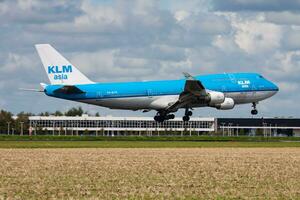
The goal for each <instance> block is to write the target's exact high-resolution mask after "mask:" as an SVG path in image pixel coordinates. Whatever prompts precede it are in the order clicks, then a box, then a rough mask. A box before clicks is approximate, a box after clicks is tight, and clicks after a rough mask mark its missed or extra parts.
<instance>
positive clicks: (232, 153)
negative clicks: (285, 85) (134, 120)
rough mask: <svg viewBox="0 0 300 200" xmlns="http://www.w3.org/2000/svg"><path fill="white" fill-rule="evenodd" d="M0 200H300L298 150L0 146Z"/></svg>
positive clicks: (299, 156) (299, 159) (299, 151)
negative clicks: (58, 199) (9, 147)
mask: <svg viewBox="0 0 300 200" xmlns="http://www.w3.org/2000/svg"><path fill="white" fill-rule="evenodd" d="M0 162H1V164H0V199H6V198H7V199H57V198H60V199H232V198H235V199H236V198H240V199H253V198H254V199H300V149H297V148H232V149H231V148H209V149H205V148H204V149H199V148H198V149H195V148H194V149H193V148H191V149H1V151H0Z"/></svg>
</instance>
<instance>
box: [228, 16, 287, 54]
mask: <svg viewBox="0 0 300 200" xmlns="http://www.w3.org/2000/svg"><path fill="white" fill-rule="evenodd" d="M260 17H261V16H258V20H255V21H253V20H251V21H250V20H240V19H238V20H236V19H233V21H232V25H233V27H234V28H235V31H236V33H235V36H234V38H235V42H236V44H237V45H238V46H239V48H241V49H243V50H244V51H245V52H247V53H249V54H261V53H263V52H268V51H273V50H274V49H277V48H279V47H280V40H281V37H282V30H281V28H280V27H279V26H277V25H275V24H272V23H266V22H262V21H260V20H259V18H260Z"/></svg>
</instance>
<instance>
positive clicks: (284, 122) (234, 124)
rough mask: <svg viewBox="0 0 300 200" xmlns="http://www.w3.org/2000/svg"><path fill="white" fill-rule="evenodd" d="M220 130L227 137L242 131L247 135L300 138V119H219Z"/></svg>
mask: <svg viewBox="0 0 300 200" xmlns="http://www.w3.org/2000/svg"><path fill="white" fill-rule="evenodd" d="M218 129H219V130H220V131H221V132H222V133H223V134H225V135H226V134H227V135H236V134H239V133H240V132H241V131H243V132H244V133H246V134H247V135H256V134H257V132H260V133H261V134H262V135H264V136H298V137H300V119H296V118H218Z"/></svg>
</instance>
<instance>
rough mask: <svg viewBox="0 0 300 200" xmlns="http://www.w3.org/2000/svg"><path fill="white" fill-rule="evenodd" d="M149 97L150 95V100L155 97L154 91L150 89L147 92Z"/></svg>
mask: <svg viewBox="0 0 300 200" xmlns="http://www.w3.org/2000/svg"><path fill="white" fill-rule="evenodd" d="M147 95H148V97H149V98H152V96H153V91H152V89H148V90H147Z"/></svg>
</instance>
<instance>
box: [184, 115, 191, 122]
mask: <svg viewBox="0 0 300 200" xmlns="http://www.w3.org/2000/svg"><path fill="white" fill-rule="evenodd" d="M182 120H183V121H185V122H187V121H189V120H190V117H189V116H186V115H185V116H183V117H182Z"/></svg>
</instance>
